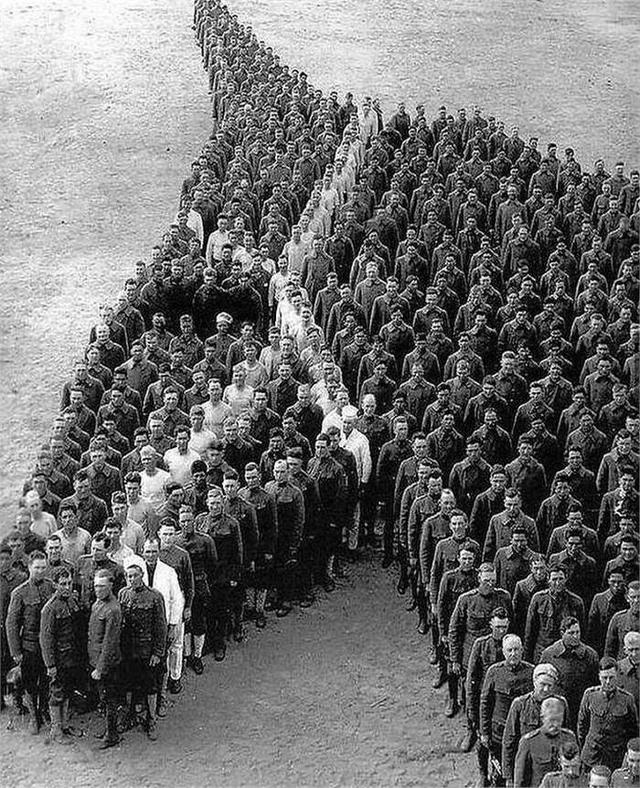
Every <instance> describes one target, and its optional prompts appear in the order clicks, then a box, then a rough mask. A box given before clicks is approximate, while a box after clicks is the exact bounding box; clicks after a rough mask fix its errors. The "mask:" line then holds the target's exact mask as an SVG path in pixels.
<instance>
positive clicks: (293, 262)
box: [282, 238, 309, 271]
mask: <svg viewBox="0 0 640 788" xmlns="http://www.w3.org/2000/svg"><path fill="white" fill-rule="evenodd" d="M308 251H309V246H308V244H306V243H304V241H302V240H300V241H298V242H297V243H296V242H295V241H294V240H293V238H292V239H291V240H290V241H287V243H286V244H285V245H284V248H283V250H282V254H284V255H286V258H287V260H288V261H289V271H302V261H303V260H304V256H305V255H306V254H307V252H308Z"/></svg>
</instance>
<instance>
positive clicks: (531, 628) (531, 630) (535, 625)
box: [524, 596, 540, 662]
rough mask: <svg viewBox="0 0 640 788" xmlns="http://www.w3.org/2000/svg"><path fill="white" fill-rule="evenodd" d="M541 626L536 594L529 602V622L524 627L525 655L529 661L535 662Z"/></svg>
mask: <svg viewBox="0 0 640 788" xmlns="http://www.w3.org/2000/svg"><path fill="white" fill-rule="evenodd" d="M539 626H540V622H539V620H538V608H537V604H536V603H535V596H534V597H533V598H532V599H531V602H530V603H529V610H528V611H527V623H526V624H525V628H524V655H525V659H526V660H527V661H528V662H533V651H534V649H535V645H536V640H537V639H538V629H539Z"/></svg>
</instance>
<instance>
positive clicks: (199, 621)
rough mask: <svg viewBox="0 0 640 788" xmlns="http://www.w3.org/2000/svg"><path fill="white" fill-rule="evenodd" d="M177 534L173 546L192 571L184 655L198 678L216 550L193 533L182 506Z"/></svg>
mask: <svg viewBox="0 0 640 788" xmlns="http://www.w3.org/2000/svg"><path fill="white" fill-rule="evenodd" d="M179 525H180V534H179V535H178V536H177V537H176V541H175V544H176V545H177V546H178V547H181V548H182V549H183V550H186V551H187V553H189V558H190V559H191V569H192V571H193V601H192V603H191V617H190V619H189V620H188V621H185V635H184V653H185V657H186V664H187V665H188V666H190V667H191V669H192V670H193V672H194V673H195V674H196V675H197V676H200V675H201V674H202V673H203V672H204V665H203V663H202V653H203V651H204V639H205V635H206V632H207V619H208V616H209V611H210V606H211V583H212V578H213V573H214V571H215V564H216V561H217V559H218V555H217V553H216V546H215V544H214V542H213V539H212V538H211V537H210V536H209V535H208V534H202V533H197V532H196V530H195V517H194V514H193V509H192V508H191V507H190V506H188V505H187V504H182V506H181V507H180V514H179Z"/></svg>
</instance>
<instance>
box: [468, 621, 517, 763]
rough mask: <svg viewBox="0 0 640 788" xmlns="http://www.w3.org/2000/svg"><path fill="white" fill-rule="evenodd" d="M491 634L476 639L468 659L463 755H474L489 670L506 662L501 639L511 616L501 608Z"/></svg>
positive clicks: (492, 623) (491, 626)
mask: <svg viewBox="0 0 640 788" xmlns="http://www.w3.org/2000/svg"><path fill="white" fill-rule="evenodd" d="M489 626H490V628H491V632H490V633H489V634H488V635H483V636H482V637H479V638H476V640H475V642H474V644H473V646H472V647H471V654H470V655H469V667H468V668H467V677H466V683H465V696H466V712H467V732H466V734H465V737H464V739H463V740H462V743H461V745H460V750H461V751H462V752H471V750H472V749H473V745H474V744H475V743H476V741H477V739H478V731H479V729H480V691H481V690H482V684H483V682H484V677H485V676H486V673H487V670H488V669H489V667H490V666H491V665H493V664H494V663H496V662H501V661H502V659H503V658H504V654H503V653H502V638H503V637H504V636H505V635H506V634H507V632H508V630H509V614H508V613H507V611H506V610H505V609H504V608H502V607H497V608H495V610H493V611H492V612H491V619H490V621H489Z"/></svg>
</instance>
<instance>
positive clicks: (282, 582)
mask: <svg viewBox="0 0 640 788" xmlns="http://www.w3.org/2000/svg"><path fill="white" fill-rule="evenodd" d="M265 492H266V493H267V495H269V496H270V497H271V499H273V500H275V503H276V523H277V529H278V530H277V541H276V549H275V553H274V558H275V570H276V585H277V594H278V602H277V608H276V616H278V617H279V618H282V617H284V616H287V615H289V613H290V612H291V609H292V599H293V597H294V596H295V593H296V590H297V589H296V576H297V563H298V558H299V550H300V544H301V542H302V534H303V528H304V519H305V514H304V498H303V496H302V492H301V490H300V488H299V487H298V486H297V485H294V484H292V483H291V480H290V478H289V469H288V466H287V461H286V460H276V462H275V464H274V466H273V481H270V482H267V483H266V485H265Z"/></svg>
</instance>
